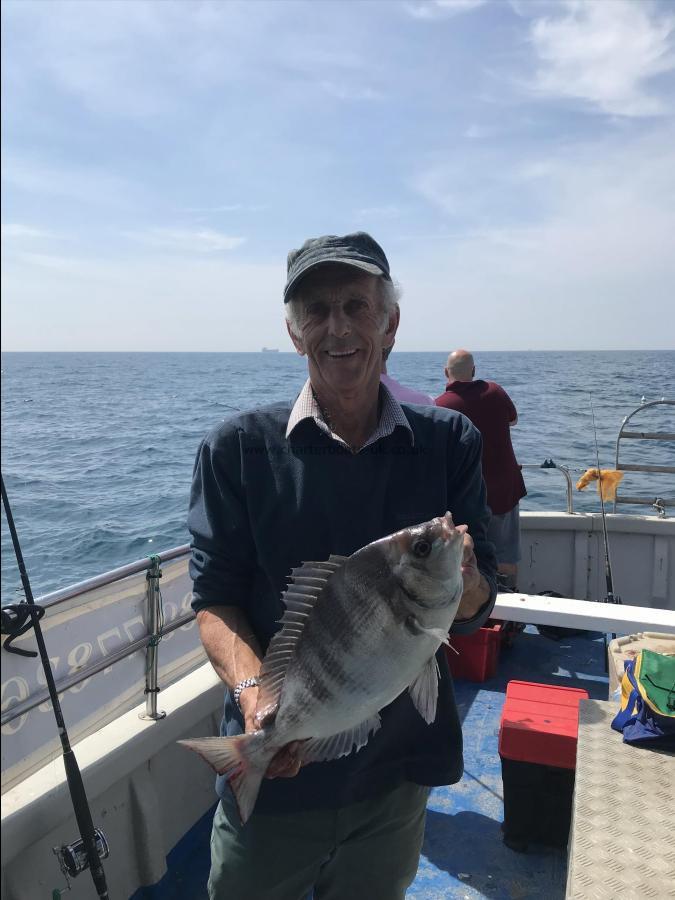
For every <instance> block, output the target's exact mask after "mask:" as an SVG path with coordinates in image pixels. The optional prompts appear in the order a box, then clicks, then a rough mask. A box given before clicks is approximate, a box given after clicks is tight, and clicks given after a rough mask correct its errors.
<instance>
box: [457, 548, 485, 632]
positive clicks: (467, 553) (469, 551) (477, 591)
mask: <svg viewBox="0 0 675 900" xmlns="http://www.w3.org/2000/svg"><path fill="white" fill-rule="evenodd" d="M462 581H463V582H464V591H463V593H462V599H461V600H460V602H459V609H458V610H457V616H456V619H455V621H457V622H460V621H463V620H465V619H473V617H474V616H475V615H476V614H477V613H478V612H479V611H480V609H481V607H482V606H483V605H484V604H485V603H487V601H488V599H489V597H490V588H489V586H488V583H487V581H486V580H485V579H484V578H483V576H482V575H481V574H480V572H479V571H478V561H477V559H476V554H475V553H474V550H473V538H472V537H471V535H470V534H469V533H468V532H466V534H465V535H464V552H463V554H462Z"/></svg>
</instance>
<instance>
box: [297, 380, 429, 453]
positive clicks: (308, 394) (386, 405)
mask: <svg viewBox="0 0 675 900" xmlns="http://www.w3.org/2000/svg"><path fill="white" fill-rule="evenodd" d="M381 396H382V411H381V413H380V419H379V421H378V423H377V428H376V429H375V431H374V432H373V433H372V434H371V436H370V437H369V438H368V440H367V441H366V442H365V444H364V445H363V446H362V447H359V449H358V450H357V451H356V452H357V453H358V452H360V451H361V450H365V448H366V447H368V446H370V444H374V443H375V442H376V441H379V440H380V438H383V437H387V436H388V435H390V434H393V432H394V429H395V428H397V427H398V426H401V427H402V428H405V429H406V431H407V432H408V434H409V435H410V443H411V445H414V443H415V439H414V437H413V431H412V428H411V427H410V423H409V422H408V420H407V419H406V417H405V413H404V412H403V410H402V409H401V404H400V403H399V402H398V401H397V400H396V399H395V397H394V396H393V395H392V393H391V391H390V390H388V388H387V387H386V386H385V385H382V395H381ZM304 419H314V421H315V422H316V424H317V425H318V427H319V428H320V429H321V431H323V433H324V434H327V435H328V437H330V438H332V439H333V440H334V441H337V442H338V443H340V444H342V446H343V447H347V448H348V449H349V450H351V449H352V448H351V447H349V444H347V443H346V441H344V440H343V439H342V438H341V437H340V435H339V434H335V432H334V431H331V429H330V427H329V425H328V424H327V422H326V420H325V419H324V417H323V413H322V412H321V407H320V406H319V404H318V403H317V400H316V397H315V396H314V391H313V390H312V384H311V382H310V380H309V378H308V379H307V381H306V382H305V385H304V387H303V389H302V390H301V391H300V394H299V396H298V399H297V400H296V401H295V403H294V405H293V409H292V410H291V414H290V416H289V418H288V426H287V428H286V437H289V436H290V434H291V432H292V431H293V430H294V428H295V427H296V426H297V425H299V424H300V422H302V421H303V420H304Z"/></svg>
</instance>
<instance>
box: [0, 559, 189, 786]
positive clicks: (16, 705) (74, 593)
mask: <svg viewBox="0 0 675 900" xmlns="http://www.w3.org/2000/svg"><path fill="white" fill-rule="evenodd" d="M189 552H190V550H189V545H182V546H180V547H175V548H172V549H170V550H167V551H165V552H163V553H160V554H158V555H156V556H153V557H148V558H146V559H143V560H137V561H136V562H134V563H130V564H129V565H127V566H121V567H119V568H117V569H114V570H113V571H111V572H107V573H105V574H103V575H100V576H98V577H96V578H91V579H88V580H86V581H82V582H80V583H79V584H76V585H73V586H71V587H69V588H66V589H65V590H62V591H57V592H54V593H52V594H49V595H46V596H44V597H40V598H38V599H37V601H36V603H37V604H38V605H39V606H41V607H42V608H44V610H45V614H44V618H43V619H42V628H43V631H44V632H45V635H46V640H47V645H48V647H49V654H50V659H51V663H52V669H53V672H54V680H55V683H56V689H57V692H58V694H59V697H60V700H61V704H62V706H63V709H64V715H65V716H66V717H67V721H68V723H69V731H70V732H71V738H72V740H73V741H77V740H80V739H82V738H83V737H86V735H87V734H91V733H92V732H94V731H96V730H98V729H99V728H101V727H102V726H103V725H105V724H106V723H107V722H109V721H112V720H113V719H114V718H115V717H117V716H119V715H121V714H123V713H124V712H126V711H128V710H129V709H132V708H133V707H135V706H137V705H138V703H139V702H140V701H141V700H142V699H143V698H145V712H144V714H143V717H144V718H149V719H153V720H154V719H160V718H162V717H163V713H161V712H160V711H159V710H158V703H157V697H158V694H159V692H160V690H161V689H162V688H165V687H168V685H169V684H172V683H174V682H175V681H176V680H177V679H179V678H181V677H183V676H184V675H186V674H187V673H189V672H190V671H192V670H194V669H195V668H196V667H197V666H199V665H201V664H202V663H203V662H204V661H205V659H206V656H205V653H204V650H203V647H202V645H201V643H200V641H199V639H198V636H197V632H196V623H195V617H194V613H193V612H192V608H191V599H192V590H191V589H192V585H191V582H190V579H189V575H188V570H187V563H188V558H189ZM160 579H162V587H161V589H160ZM18 606H20V604H18ZM33 646H34V635H33V633H32V630H31V631H27V632H26V633H24V634H21V635H20V636H18V637H16V638H14V639H13V640H12V646H11V647H10V648H7V647H5V648H4V649H5V654H4V659H3V681H2V712H1V715H0V724H1V726H2V734H3V741H2V789H3V792H4V791H5V790H6V789H7V788H8V787H10V786H11V784H14V783H16V782H17V780H20V779H21V778H23V777H26V775H27V774H29V773H30V772H32V771H35V770H36V769H37V768H39V767H40V766H41V765H44V763H45V762H47V761H48V760H49V759H50V758H52V757H53V756H54V755H55V753H57V752H58V747H57V743H58V742H57V741H56V740H55V737H54V730H53V722H51V721H50V716H49V715H45V714H49V713H50V711H51V703H50V701H49V692H48V690H47V688H46V687H45V682H44V676H43V674H42V671H41V668H40V666H39V665H38V662H39V661H38V660H36V659H35V658H34V657H33V656H32V655H27V654H30V653H31V650H32V648H33ZM8 649H9V651H10V652H11V651H12V650H14V649H20V650H23V651H24V652H23V654H22V655H18V654H17V655H14V656H13V657H12V658H11V664H10V657H9V655H8V653H7V650H8ZM123 660H124V661H125V663H126V664H125V665H124V666H119V665H118V664H119V663H120V662H122V661H123ZM94 676H96V677H94ZM82 692H84V693H82Z"/></svg>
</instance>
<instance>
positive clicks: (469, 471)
mask: <svg viewBox="0 0 675 900" xmlns="http://www.w3.org/2000/svg"><path fill="white" fill-rule="evenodd" d="M291 409H292V404H290V403H279V404H274V405H271V406H266V407H262V408H260V409H257V410H255V411H253V412H249V413H242V414H240V415H237V416H235V417H233V418H231V419H229V420H227V421H226V422H225V423H223V424H222V425H220V426H219V427H218V428H216V429H215V430H214V431H212V432H211V433H210V434H209V435H208V436H207V437H206V439H205V440H204V441H203V442H202V444H201V447H200V448H199V452H198V455H197V462H196V465H195V471H194V478H193V483H192V493H191V497H190V512H189V516H188V526H189V528H190V531H191V533H192V548H193V549H192V562H191V564H190V574H191V576H192V579H193V582H194V594H193V604H192V605H193V608H194V609H195V611H198V610H200V609H203V608H204V607H207V606H217V605H232V606H238V607H240V608H241V609H243V610H244V611H245V613H246V615H247V617H248V620H249V622H250V624H251V626H252V629H253V631H254V633H255V634H256V637H257V638H258V640H259V642H260V645H261V647H262V649H263V650H265V648H266V647H267V644H268V643H269V640H270V638H271V636H272V635H273V634H274V632H275V631H276V630H277V628H278V627H279V626H278V621H279V619H280V618H281V616H282V613H283V604H282V602H281V599H280V598H281V593H282V591H283V590H284V589H285V587H286V578H287V576H288V575H289V574H290V570H291V568H293V567H294V566H298V565H300V564H301V563H302V562H303V561H305V560H310V559H316V560H322V559H328V557H329V556H330V554H331V553H335V554H340V555H343V556H349V555H350V554H352V553H354V552H355V551H356V550H358V549H359V548H361V547H363V546H364V545H365V544H368V543H370V542H371V541H374V540H376V539H378V538H381V537H383V536H384V535H387V534H390V533H392V532H394V531H398V530H399V529H401V528H404V527H406V526H407V525H417V524H419V523H420V522H425V521H427V520H429V519H431V518H433V517H434V516H439V515H443V514H444V513H445V512H446V510H449V511H450V512H451V513H452V515H453V519H454V522H455V523H456V524H457V525H460V524H467V525H468V526H469V532H470V533H471V535H472V537H473V540H474V543H475V549H476V556H477V558H478V565H479V568H480V570H481V572H482V573H483V575H485V577H486V578H487V580H488V582H489V583H490V587H491V596H490V601H489V602H488V603H487V604H486V605H485V607H484V608H483V609H482V610H481V613H480V615H478V616H477V617H476V618H475V619H473V620H471V621H469V622H463V623H462V624H461V625H457V626H455V627H454V628H453V631H455V632H460V633H466V632H471V631H474V630H475V629H476V628H478V627H479V626H480V625H481V624H482V623H483V622H484V621H485V619H487V617H488V616H489V614H490V612H491V610H492V606H493V604H494V598H495V595H496V587H495V572H496V562H495V557H494V551H493V547H492V544H490V543H489V542H488V541H487V539H486V527H487V522H488V519H489V512H488V509H487V506H486V502H485V488H484V485H483V479H482V474H481V438H480V434H479V432H478V431H477V430H476V429H475V428H474V426H473V425H472V424H471V423H470V422H469V420H468V419H466V418H465V417H464V416H461V415H460V414H458V413H455V412H451V411H449V410H446V409H439V408H434V407H421V406H409V405H405V404H404V405H403V410H404V413H405V416H406V418H407V420H408V422H409V423H410V426H411V428H412V432H413V434H412V436H411V434H410V432H409V431H408V430H407V429H405V428H404V427H402V426H398V427H396V429H395V430H394V432H393V433H392V434H391V435H389V436H387V437H384V438H381V439H380V440H378V441H376V442H375V443H374V444H372V445H370V446H369V447H367V448H366V449H365V450H362V451H361V452H359V453H357V454H353V453H351V452H350V451H349V450H348V449H347V448H345V447H342V446H341V445H340V444H338V443H337V441H334V440H332V439H331V438H330V437H329V436H328V435H327V434H325V433H324V432H322V431H321V429H319V428H318V426H317V425H316V423H315V422H314V421H312V420H310V419H307V420H304V421H302V422H301V423H300V424H299V425H298V426H297V427H296V428H295V429H294V431H293V432H292V434H291V435H290V437H289V438H288V439H287V438H286V437H285V433H286V426H287V424H288V418H289V415H290V412H291ZM438 662H439V666H440V670H441V683H440V686H439V702H438V711H437V715H436V720H435V722H433V723H432V724H431V725H427V724H426V723H425V722H424V720H423V719H422V717H421V716H420V715H419V713H418V712H417V711H416V710H415V709H414V707H413V705H412V703H411V701H410V699H409V696H408V692H407V691H405V692H404V693H403V694H402V695H400V696H399V697H398V698H397V699H396V700H395V701H394V702H393V703H392V704H390V705H389V706H388V707H387V708H386V709H385V710H383V712H382V728H381V729H380V730H379V731H378V732H377V733H376V734H375V735H374V736H373V737H371V739H370V741H369V742H368V744H367V745H366V747H364V748H363V749H362V750H360V751H359V752H358V753H352V754H351V755H350V756H347V757H344V758H342V759H339V760H335V761H332V762H327V763H325V762H324V763H312V764H309V765H307V766H305V767H303V768H302V769H301V771H300V773H299V774H298V775H297V776H296V777H295V778H289V779H285V778H281V779H273V780H265V781H263V786H262V789H261V793H260V796H259V799H258V802H257V804H256V809H257V810H258V811H260V812H266V811H267V812H271V811H281V810H288V811H292V810H293V809H305V808H312V807H319V806H341V805H345V804H347V803H351V802H354V801H357V800H361V799H364V798H366V797H368V796H372V795H374V794H376V793H378V792H380V791H382V790H385V789H387V788H389V787H394V786H395V785H397V784H399V783H401V782H402V781H405V780H408V781H413V782H416V783H418V784H426V785H439V784H452V783H454V782H455V781H457V780H459V778H460V777H461V775H462V770H463V761H462V734H461V727H460V723H459V718H458V715H457V708H456V704H455V699H454V694H453V690H452V681H451V678H450V673H449V671H448V667H447V662H446V660H445V655H444V652H443V651H442V649H441V651H439V654H438ZM242 725H243V723H242V719H241V716H240V714H239V711H238V710H237V708H236V706H235V705H234V702H233V700H232V697H231V694H230V692H229V691H226V694H225V715H224V719H223V726H222V730H221V733H222V734H229V735H233V734H240V733H241V732H242V730H243V727H242ZM223 791H224V783H223V779H219V780H218V792H219V793H220V794H221V796H222V795H223Z"/></svg>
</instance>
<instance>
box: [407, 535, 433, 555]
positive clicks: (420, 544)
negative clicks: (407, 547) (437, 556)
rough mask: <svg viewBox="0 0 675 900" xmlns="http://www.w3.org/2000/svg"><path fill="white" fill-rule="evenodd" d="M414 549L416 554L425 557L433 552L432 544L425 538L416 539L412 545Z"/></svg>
mask: <svg viewBox="0 0 675 900" xmlns="http://www.w3.org/2000/svg"><path fill="white" fill-rule="evenodd" d="M412 551H413V553H414V554H415V556H420V557H421V558H422V559H424V557H425V556H428V555H429V554H430V553H431V544H430V543H429V541H425V540H424V538H420V539H419V541H415V543H414V544H413V545H412Z"/></svg>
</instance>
